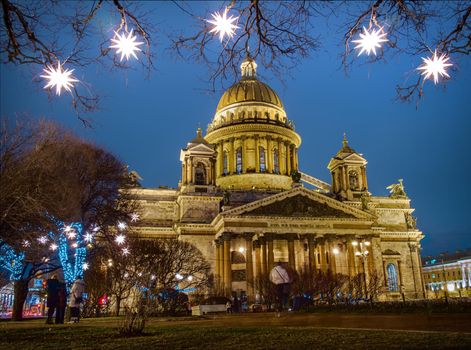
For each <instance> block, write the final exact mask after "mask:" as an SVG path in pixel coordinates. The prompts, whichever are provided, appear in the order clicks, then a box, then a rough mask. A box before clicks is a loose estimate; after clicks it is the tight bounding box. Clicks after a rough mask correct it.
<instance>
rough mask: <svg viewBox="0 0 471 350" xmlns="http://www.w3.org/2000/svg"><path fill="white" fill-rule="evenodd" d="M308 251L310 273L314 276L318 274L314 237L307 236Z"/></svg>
mask: <svg viewBox="0 0 471 350" xmlns="http://www.w3.org/2000/svg"><path fill="white" fill-rule="evenodd" d="M307 249H308V259H309V271H310V273H311V275H312V274H314V273H315V272H316V265H317V263H316V250H315V246H314V236H313V235H308V236H307Z"/></svg>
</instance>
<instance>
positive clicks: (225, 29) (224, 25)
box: [207, 8, 239, 42]
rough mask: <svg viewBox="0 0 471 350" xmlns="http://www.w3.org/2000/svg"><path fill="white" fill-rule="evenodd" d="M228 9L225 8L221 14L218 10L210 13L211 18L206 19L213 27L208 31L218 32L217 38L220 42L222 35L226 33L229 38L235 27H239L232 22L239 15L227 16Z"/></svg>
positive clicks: (222, 38)
mask: <svg viewBox="0 0 471 350" xmlns="http://www.w3.org/2000/svg"><path fill="white" fill-rule="evenodd" d="M228 11H229V10H228V9H227V8H226V9H225V10H224V13H223V14H222V15H221V14H220V13H218V12H215V13H212V14H211V16H212V17H213V19H212V20H207V22H208V23H210V24H212V25H213V26H214V27H213V29H211V30H210V31H209V32H210V33H215V34H219V40H220V41H221V42H222V41H223V40H224V37H225V36H226V35H227V36H228V37H229V38H232V37H233V36H234V34H235V31H236V29H238V28H239V27H238V26H236V25H235V24H233V23H234V22H236V21H237V20H238V19H239V17H233V16H230V17H227V12H228Z"/></svg>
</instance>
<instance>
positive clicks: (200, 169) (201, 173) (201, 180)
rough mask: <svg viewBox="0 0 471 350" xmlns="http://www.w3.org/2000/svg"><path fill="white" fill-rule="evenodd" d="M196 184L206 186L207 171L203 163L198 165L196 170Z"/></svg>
mask: <svg viewBox="0 0 471 350" xmlns="http://www.w3.org/2000/svg"><path fill="white" fill-rule="evenodd" d="M195 184H196V185H206V169H205V168H204V164H203V163H198V164H197V165H196V168H195Z"/></svg>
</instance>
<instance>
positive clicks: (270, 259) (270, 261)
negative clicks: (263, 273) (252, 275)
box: [265, 233, 275, 273]
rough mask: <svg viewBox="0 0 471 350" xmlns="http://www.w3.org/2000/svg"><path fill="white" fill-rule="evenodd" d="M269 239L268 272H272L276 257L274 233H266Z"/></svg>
mask: <svg viewBox="0 0 471 350" xmlns="http://www.w3.org/2000/svg"><path fill="white" fill-rule="evenodd" d="M265 237H266V240H267V272H268V273H270V271H271V269H272V268H273V266H274V265H275V257H274V253H273V234H272V233H270V234H265Z"/></svg>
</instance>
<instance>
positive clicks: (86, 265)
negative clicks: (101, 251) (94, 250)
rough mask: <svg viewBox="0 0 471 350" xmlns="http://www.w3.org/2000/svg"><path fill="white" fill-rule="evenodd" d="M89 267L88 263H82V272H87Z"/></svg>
mask: <svg viewBox="0 0 471 350" xmlns="http://www.w3.org/2000/svg"><path fill="white" fill-rule="evenodd" d="M89 267H90V265H88V263H83V265H82V268H83V269H84V270H88V268H89Z"/></svg>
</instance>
